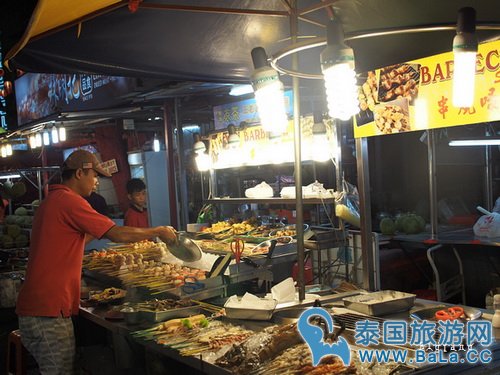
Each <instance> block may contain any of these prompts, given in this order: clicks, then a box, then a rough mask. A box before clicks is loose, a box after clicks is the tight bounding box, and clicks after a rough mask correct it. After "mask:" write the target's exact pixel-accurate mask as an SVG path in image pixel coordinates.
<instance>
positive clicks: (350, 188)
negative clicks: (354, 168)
mask: <svg viewBox="0 0 500 375" xmlns="http://www.w3.org/2000/svg"><path fill="white" fill-rule="evenodd" d="M342 188H343V189H342V193H340V194H339V195H338V197H337V198H336V199H335V203H336V204H335V215H337V216H338V217H339V218H341V219H342V220H344V221H346V222H348V223H349V224H352V225H354V226H356V227H358V228H360V227H361V218H360V215H359V194H358V189H357V188H356V186H354V185H351V184H350V183H349V182H347V181H345V180H344V182H343V183H342Z"/></svg>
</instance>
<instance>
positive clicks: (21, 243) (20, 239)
mask: <svg viewBox="0 0 500 375" xmlns="http://www.w3.org/2000/svg"><path fill="white" fill-rule="evenodd" d="M15 243H16V247H26V246H28V244H29V238H28V236H27V235H25V234H20V235H19V236H17V238H16V240H15Z"/></svg>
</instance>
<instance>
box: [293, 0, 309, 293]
mask: <svg viewBox="0 0 500 375" xmlns="http://www.w3.org/2000/svg"><path fill="white" fill-rule="evenodd" d="M290 5H291V12H290V36H291V38H292V43H296V42H297V34H298V15H299V14H298V9H297V1H296V0H293V1H291V2H290ZM298 67H299V57H298V55H297V54H296V53H295V54H294V55H293V57H292V69H294V70H297V69H298ZM292 82H293V129H294V137H293V140H294V153H295V163H294V174H295V199H296V203H295V206H296V212H297V216H296V218H295V219H296V220H295V222H296V224H295V228H296V230H297V268H298V272H297V284H298V286H299V301H303V300H304V299H305V298H306V287H305V280H304V267H305V259H304V257H305V253H304V213H303V201H302V164H301V163H302V155H301V134H300V92H299V78H298V77H295V76H293V78H292Z"/></svg>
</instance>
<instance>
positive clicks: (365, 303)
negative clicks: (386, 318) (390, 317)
mask: <svg viewBox="0 0 500 375" xmlns="http://www.w3.org/2000/svg"><path fill="white" fill-rule="evenodd" d="M415 297H416V295H415V294H410V293H404V292H398V291H395V290H381V291H379V292H373V293H367V294H360V295H357V296H353V297H347V298H343V299H342V301H344V306H345V307H347V308H348V309H351V310H354V311H358V312H360V313H363V314H367V315H371V316H379V315H386V314H391V313H395V312H398V311H405V310H409V309H410V308H412V307H413V305H414V304H415Z"/></svg>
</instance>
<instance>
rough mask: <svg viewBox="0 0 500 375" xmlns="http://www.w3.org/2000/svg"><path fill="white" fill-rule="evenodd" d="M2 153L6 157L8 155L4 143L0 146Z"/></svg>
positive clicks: (0, 152)
mask: <svg viewBox="0 0 500 375" xmlns="http://www.w3.org/2000/svg"><path fill="white" fill-rule="evenodd" d="M0 154H1V155H2V158H6V157H7V148H6V147H5V145H3V146H2V147H0Z"/></svg>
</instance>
